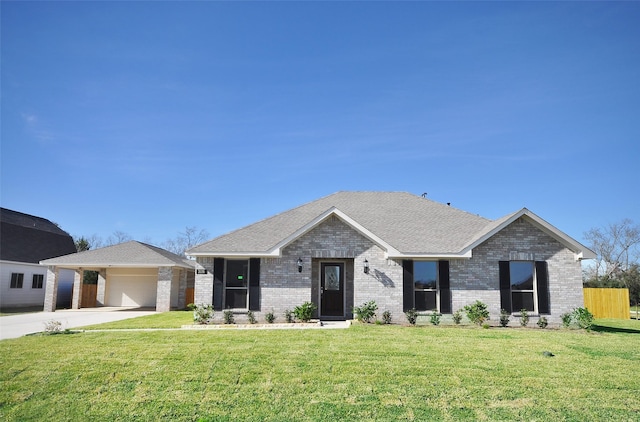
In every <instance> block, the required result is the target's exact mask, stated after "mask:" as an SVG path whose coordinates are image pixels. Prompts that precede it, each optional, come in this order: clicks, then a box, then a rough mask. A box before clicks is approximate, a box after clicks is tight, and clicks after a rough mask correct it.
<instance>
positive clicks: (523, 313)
mask: <svg viewBox="0 0 640 422" xmlns="http://www.w3.org/2000/svg"><path fill="white" fill-rule="evenodd" d="M520 325H521V326H523V327H526V326H527V325H529V312H527V310H526V309H520Z"/></svg>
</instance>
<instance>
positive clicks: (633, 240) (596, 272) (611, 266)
mask: <svg viewBox="0 0 640 422" xmlns="http://www.w3.org/2000/svg"><path fill="white" fill-rule="evenodd" d="M584 236H585V238H586V239H587V240H588V241H589V242H590V247H591V249H592V250H593V251H594V252H595V253H596V255H597V257H596V261H595V263H594V268H593V274H592V277H593V278H595V279H596V280H597V279H598V278H599V277H606V278H614V277H616V276H617V275H619V274H620V273H621V272H624V271H627V270H628V269H629V268H630V267H629V266H630V265H631V264H634V263H637V261H638V258H639V257H640V250H639V246H640V226H639V225H637V224H634V223H633V221H632V220H630V219H628V218H625V219H624V220H622V221H621V222H619V223H613V224H609V225H608V226H607V227H605V228H604V229H600V228H593V229H591V230H589V231H588V232H586V233H585V235H584Z"/></svg>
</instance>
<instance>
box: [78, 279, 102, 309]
mask: <svg viewBox="0 0 640 422" xmlns="http://www.w3.org/2000/svg"><path fill="white" fill-rule="evenodd" d="M97 293H98V285H97V284H83V285H82V302H80V306H81V307H82V308H95V307H96V297H97Z"/></svg>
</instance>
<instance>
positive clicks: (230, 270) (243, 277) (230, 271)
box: [224, 259, 249, 309]
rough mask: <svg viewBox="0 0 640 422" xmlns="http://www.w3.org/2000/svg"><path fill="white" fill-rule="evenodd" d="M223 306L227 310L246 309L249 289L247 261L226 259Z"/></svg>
mask: <svg viewBox="0 0 640 422" xmlns="http://www.w3.org/2000/svg"><path fill="white" fill-rule="evenodd" d="M226 264H227V268H226V277H225V294H224V306H225V308H227V309H246V308H247V291H248V287H249V284H248V283H249V261H248V260H246V259H241V260H240V259H228V260H227V261H226Z"/></svg>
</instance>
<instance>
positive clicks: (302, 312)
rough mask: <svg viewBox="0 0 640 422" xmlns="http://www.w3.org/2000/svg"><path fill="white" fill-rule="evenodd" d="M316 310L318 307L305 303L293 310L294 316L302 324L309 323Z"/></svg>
mask: <svg viewBox="0 0 640 422" xmlns="http://www.w3.org/2000/svg"><path fill="white" fill-rule="evenodd" d="M316 309H317V306H316V305H314V304H313V303H311V302H305V303H303V304H302V305H298V306H296V307H295V308H293V315H295V317H296V318H297V319H299V320H300V321H302V322H309V321H311V316H312V315H313V311H315V310H316Z"/></svg>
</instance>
